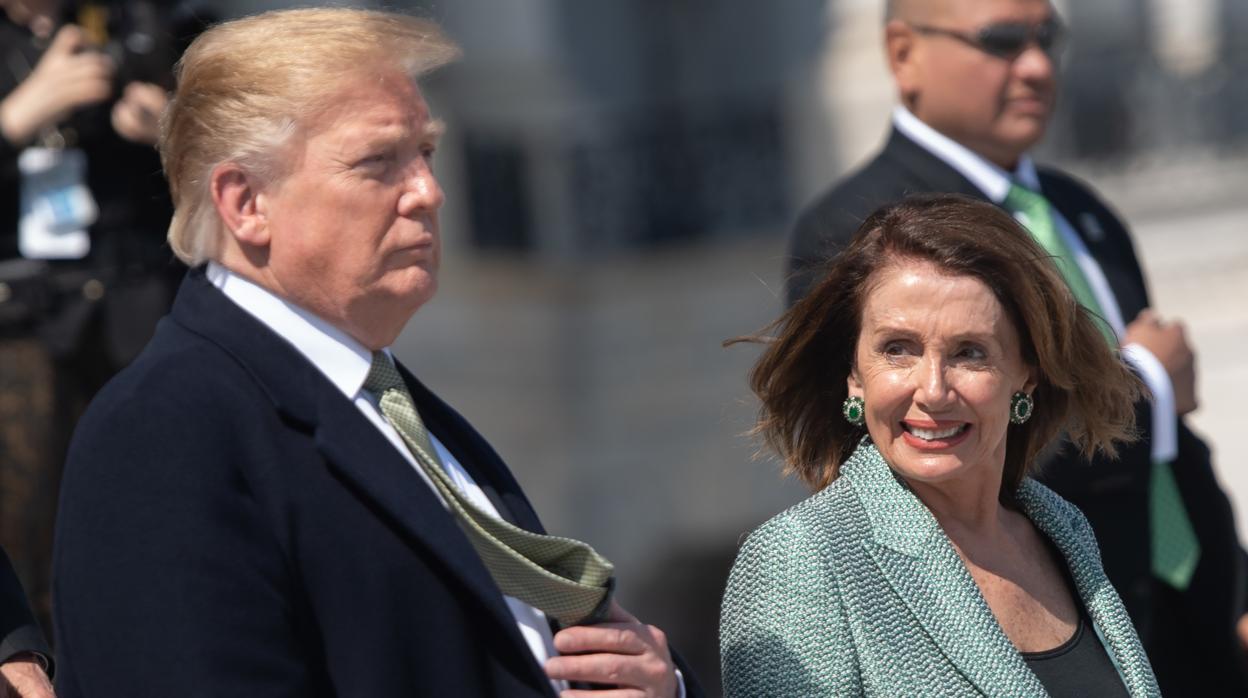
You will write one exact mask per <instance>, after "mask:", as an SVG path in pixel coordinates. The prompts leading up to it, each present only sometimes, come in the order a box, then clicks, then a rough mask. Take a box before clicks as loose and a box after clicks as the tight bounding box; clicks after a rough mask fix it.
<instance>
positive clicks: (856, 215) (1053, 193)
mask: <svg viewBox="0 0 1248 698" xmlns="http://www.w3.org/2000/svg"><path fill="white" fill-rule="evenodd" d="M1039 173H1040V183H1041V188H1042V190H1043V193H1044V195H1045V197H1046V198H1048V200H1049V201H1050V202H1051V203H1052V204H1053V206H1054V207H1055V208H1056V209H1057V210H1058V211H1060V212H1061V213H1062V215H1063V216H1064V217H1065V218H1066V220H1067V221H1069V222H1070V224H1071V225H1072V226H1073V227H1074V228H1075V231H1076V232H1077V233H1078V234H1079V236H1080V237H1081V238H1082V239H1083V242H1084V244H1086V245H1087V247H1088V251H1089V252H1090V253H1091V254H1092V256H1093V257H1094V258H1095V259H1096V261H1097V263H1098V264H1099V265H1100V267H1101V270H1102V271H1103V272H1104V273H1105V278H1106V280H1107V281H1108V282H1109V285H1110V287H1111V288H1112V289H1113V292H1114V296H1115V297H1116V299H1117V301H1118V305H1119V309H1120V310H1121V311H1122V316H1123V318H1124V319H1125V320H1126V321H1127V322H1130V321H1131V320H1132V319H1133V318H1134V317H1135V316H1136V315H1137V314H1139V312H1140V311H1141V310H1143V309H1144V308H1146V307H1148V306H1149V299H1148V289H1147V286H1146V284H1145V281H1144V275H1143V272H1142V270H1141V268H1140V264H1139V261H1138V260H1137V259H1136V256H1135V249H1134V246H1133V245H1132V242H1131V236H1130V234H1129V233H1128V231H1127V229H1126V227H1125V226H1124V225H1123V223H1122V221H1121V220H1120V219H1119V218H1118V216H1116V215H1115V214H1114V213H1113V212H1112V211H1110V210H1109V208H1108V207H1107V206H1106V205H1105V204H1104V203H1102V202H1101V201H1100V200H1099V199H1098V198H1097V197H1096V195H1095V194H1094V193H1093V192H1092V190H1091V188H1089V187H1088V186H1087V185H1085V184H1083V183H1081V182H1079V181H1077V180H1075V179H1074V178H1072V177H1070V176H1069V175H1066V174H1064V173H1062V172H1059V171H1057V170H1055V169H1052V168H1040V170H1039ZM935 192H949V193H957V194H964V195H967V196H972V197H975V198H980V199H983V198H984V194H983V192H982V191H980V190H979V189H978V188H977V187H976V186H975V185H973V184H972V183H971V182H970V181H968V180H967V179H966V178H965V177H963V176H962V175H961V174H960V173H958V172H957V171H956V170H954V169H953V168H952V167H950V166H949V165H947V164H946V163H945V162H944V161H942V160H940V159H939V158H937V157H936V156H935V155H933V154H931V153H930V152H928V151H927V150H926V149H924V148H923V147H922V146H920V145H919V144H917V143H915V142H914V141H912V140H910V139H909V138H908V137H906V136H905V135H903V134H902V133H900V132H898V131H896V130H894V131H893V132H892V134H891V135H890V137H889V140H888V143H887V144H886V145H885V147H884V150H883V151H882V152H880V154H879V155H877V156H876V157H875V158H874V159H873V160H871V161H870V162H869V163H867V164H866V165H865V166H864V167H863V168H862V169H860V170H858V171H857V172H856V173H854V174H852V175H850V176H849V177H848V178H847V179H845V180H844V181H843V182H841V183H839V184H838V185H836V186H835V187H834V188H833V189H832V190H831V191H829V192H827V193H825V194H824V195H822V196H821V197H819V198H818V199H817V200H816V201H815V202H814V203H813V204H812V205H811V206H810V207H809V208H807V209H806V210H805V211H804V212H803V213H802V215H801V216H800V217H799V219H798V223H797V226H796V231H795V233H794V237H793V240H792V247H791V256H790V259H789V264H790V266H789V272H790V276H789V284H788V299H789V302H790V303H792V302H793V301H795V300H796V299H798V298H801V297H802V296H803V295H805V294H806V293H807V292H808V291H809V290H810V289H811V288H812V287H813V285H814V284H815V283H816V282H817V281H818V280H819V278H820V273H821V269H822V263H823V262H824V261H825V260H827V259H828V258H830V257H831V256H832V255H834V254H835V253H836V251H837V250H839V249H840V248H842V247H843V246H844V245H846V244H848V243H849V241H850V239H851V238H852V237H853V234H854V232H855V231H856V230H857V228H858V226H859V224H861V223H862V221H863V220H864V219H865V218H866V217H867V216H868V215H869V214H870V213H871V212H873V211H874V210H875V209H876V208H878V207H879V206H882V205H884V204H887V203H892V202H895V201H897V200H899V199H901V198H904V197H905V196H906V195H910V194H922V193H935ZM1151 424H1152V417H1151V412H1150V408H1149V405H1148V403H1147V401H1141V402H1140V404H1139V405H1138V406H1137V425H1138V426H1139V427H1140V429H1141V430H1142V432H1143V434H1144V438H1141V439H1140V440H1139V441H1137V442H1136V443H1134V444H1131V445H1129V446H1126V447H1125V448H1121V449H1120V452H1119V457H1118V459H1117V460H1110V459H1106V458H1097V459H1096V460H1095V461H1094V462H1092V463H1091V464H1089V463H1087V462H1086V461H1084V460H1083V459H1082V457H1080V456H1079V455H1078V454H1077V453H1076V452H1075V451H1074V450H1073V449H1071V448H1065V449H1062V450H1061V452H1059V453H1054V454H1051V455H1050V456H1049V457H1048V458H1046V459H1045V460H1044V462H1042V463H1041V472H1040V480H1041V481H1043V482H1044V483H1045V484H1047V485H1049V486H1050V487H1052V488H1053V489H1054V490H1055V491H1056V492H1057V493H1058V494H1060V495H1061V496H1062V497H1064V498H1066V499H1068V500H1070V501H1071V502H1073V503H1074V504H1075V505H1076V506H1078V507H1079V508H1080V509H1081V510H1082V511H1083V512H1084V513H1085V514H1086V515H1087V517H1088V520H1089V521H1090V522H1091V523H1092V527H1093V529H1094V530H1095V531H1096V535H1097V539H1098V540H1099V541H1100V546H1101V553H1102V556H1103V559H1104V563H1105V571H1106V573H1107V574H1108V576H1109V578H1110V580H1111V581H1112V582H1113V583H1114V586H1115V587H1116V588H1117V589H1118V591H1119V593H1120V594H1121V596H1122V598H1123V601H1124V602H1125V603H1126V606H1127V610H1128V611H1129V612H1130V613H1131V617H1132V619H1133V620H1134V621H1135V624H1136V628H1137V629H1138V630H1139V632H1140V637H1141V639H1143V641H1144V643H1145V646H1146V647H1148V648H1149V652H1150V658H1151V659H1152V660H1153V666H1154V668H1155V669H1156V670H1157V676H1158V680H1159V682H1160V683H1161V688H1162V691H1163V693H1166V692H1169V691H1170V690H1179V686H1182V689H1181V690H1182V692H1183V693H1187V692H1189V691H1191V690H1193V687H1194V686H1197V685H1204V682H1205V681H1206V680H1208V681H1209V682H1210V683H1209V685H1211V686H1218V687H1224V686H1227V685H1233V686H1238V685H1242V684H1240V683H1238V682H1240V681H1242V673H1241V672H1240V671H1239V667H1238V666H1237V665H1238V661H1239V659H1238V651H1237V649H1236V647H1235V640H1234V636H1233V628H1232V625H1231V624H1232V622H1233V617H1234V616H1235V614H1236V613H1237V612H1238V608H1239V606H1238V604H1240V603H1241V601H1240V596H1241V594H1240V593H1239V591H1238V590H1240V589H1243V588H1244V584H1245V583H1244V581H1243V573H1242V572H1241V571H1240V570H1241V567H1242V563H1241V560H1242V558H1241V552H1240V550H1239V544H1238V540H1237V537H1236V533H1235V525H1234V520H1233V516H1232V514H1231V509H1230V503H1229V501H1228V500H1227V498H1226V495H1225V494H1224V493H1223V492H1222V490H1221V488H1220V487H1219V486H1218V484H1217V480H1216V477H1215V476H1214V474H1213V468H1212V465H1211V463H1210V459H1209V450H1208V448H1207V447H1205V445H1204V444H1203V443H1202V442H1201V440H1200V439H1199V437H1197V436H1196V435H1195V434H1193V433H1192V432H1191V431H1190V430H1189V429H1188V428H1187V427H1186V425H1184V424H1182V423H1180V427H1179V456H1178V458H1177V460H1176V462H1175V464H1174V467H1175V474H1176V477H1177V479H1178V481H1179V487H1180V490H1181V493H1182V495H1183V497H1184V501H1185V503H1186V504H1187V509H1188V512H1189V514H1190V516H1191V518H1192V523H1193V525H1194V527H1195V528H1196V532H1197V535H1198V537H1199V538H1200V541H1201V546H1202V556H1201V562H1200V564H1199V566H1198V568H1197V571H1196V574H1195V577H1194V579H1193V581H1192V585H1191V587H1190V588H1189V589H1188V591H1187V593H1185V594H1178V593H1175V592H1173V590H1171V589H1169V588H1168V587H1165V586H1164V585H1161V584H1158V583H1156V582H1154V580H1153V578H1152V575H1151V572H1150V568H1151V559H1150V558H1151V552H1150V548H1149V537H1148V534H1147V532H1148V530H1149V478H1150V471H1151V451H1150V443H1149V439H1148V432H1149V429H1150V426H1151ZM1163 648H1164V649H1163ZM1180 649H1182V650H1183V652H1184V654H1188V653H1190V656H1192V657H1201V660H1200V663H1199V664H1197V665H1196V666H1199V667H1201V669H1200V672H1199V674H1200V675H1199V676H1197V675H1195V674H1197V673H1198V672H1194V671H1191V669H1189V668H1187V667H1179V666H1172V664H1175V662H1172V661H1171V659H1172V658H1174V657H1177V656H1178V654H1177V653H1178V652H1179V651H1180ZM1215 658H1216V659H1215ZM1211 660H1213V661H1211ZM1179 663H1182V662H1179ZM1219 667H1224V668H1226V671H1225V672H1220V671H1218V668H1219ZM1189 671H1191V673H1192V674H1193V675H1192V676H1188V675H1187V672H1189ZM1180 674H1183V679H1182V680H1181V681H1176V680H1175V677H1176V676H1178V675H1180ZM1211 675H1216V677H1214V676H1211ZM1221 690H1230V691H1231V694H1235V695H1239V693H1238V692H1237V690H1238V689H1222V688H1219V692H1221ZM1245 690H1248V686H1245ZM1204 694H1205V695H1209V694H1208V693H1204Z"/></svg>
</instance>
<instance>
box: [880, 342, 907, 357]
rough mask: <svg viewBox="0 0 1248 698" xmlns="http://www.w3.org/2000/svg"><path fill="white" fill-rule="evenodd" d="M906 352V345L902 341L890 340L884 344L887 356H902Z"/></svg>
mask: <svg viewBox="0 0 1248 698" xmlns="http://www.w3.org/2000/svg"><path fill="white" fill-rule="evenodd" d="M905 353H906V345H905V344H904V343H902V342H889V343H887V344H885V345H884V355H885V356H901V355H903V354H905Z"/></svg>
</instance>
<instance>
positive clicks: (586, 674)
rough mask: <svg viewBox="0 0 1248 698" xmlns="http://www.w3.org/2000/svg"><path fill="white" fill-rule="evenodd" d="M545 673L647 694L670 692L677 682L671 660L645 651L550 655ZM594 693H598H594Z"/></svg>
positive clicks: (665, 693) (666, 693)
mask: <svg viewBox="0 0 1248 698" xmlns="http://www.w3.org/2000/svg"><path fill="white" fill-rule="evenodd" d="M546 675H547V676H549V677H550V678H552V679H554V680H564V681H583V682H588V683H595V684H603V685H606V686H610V687H614V688H619V689H630V688H631V689H637V690H640V691H642V692H643V693H642V695H646V696H669V695H671V693H672V692H673V691H670V690H667V689H668V687H672V688H674V687H675V685H676V683H675V682H676V675H675V671H674V669H673V667H672V664H671V661H670V660H668V661H664V660H663V659H661V658H660V657H658V656H656V655H654V654H651V653H647V654H644V655H627V654H609V653H600V654H582V655H574V656H561V657H551V658H550V659H548V660H546ZM595 695H598V694H597V693H595Z"/></svg>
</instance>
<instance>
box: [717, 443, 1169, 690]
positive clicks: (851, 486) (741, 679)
mask: <svg viewBox="0 0 1248 698" xmlns="http://www.w3.org/2000/svg"><path fill="white" fill-rule="evenodd" d="M1017 497H1018V500H1019V503H1020V504H1021V506H1022V509H1023V513H1024V514H1026V516H1027V517H1028V518H1029V519H1031V521H1032V523H1033V524H1035V526H1036V528H1037V529H1039V530H1040V532H1041V533H1043V534H1044V535H1046V536H1048V538H1049V539H1050V540H1051V541H1052V542H1053V545H1054V547H1055V548H1056V549H1057V550H1058V551H1060V552H1061V555H1062V557H1063V559H1064V561H1065V563H1066V564H1067V566H1068V567H1069V569H1070V573H1071V578H1073V579H1074V582H1075V587H1076V588H1075V590H1074V591H1075V592H1076V593H1077V594H1078V596H1079V599H1080V600H1081V601H1082V602H1083V605H1084V607H1085V608H1086V609H1087V611H1088V614H1089V616H1090V617H1091V619H1092V623H1093V626H1094V627H1095V629H1096V632H1097V635H1098V636H1100V637H1101V638H1102V639H1103V643H1104V646H1105V649H1106V651H1107V652H1108V653H1109V655H1110V658H1111V660H1112V661H1113V662H1114V664H1115V666H1116V667H1117V669H1118V671H1119V675H1120V676H1121V678H1122V680H1123V683H1124V685H1125V686H1126V687H1127V690H1128V692H1129V693H1130V694H1131V695H1132V696H1157V695H1160V693H1159V692H1158V690H1157V684H1156V681H1155V679H1154V678H1153V672H1152V669H1151V668H1150V667H1149V663H1148V658H1147V657H1146V656H1145V653H1144V649H1143V647H1142V646H1141V645H1140V641H1139V638H1138V637H1137V636H1136V634H1135V630H1134V628H1133V627H1132V625H1131V620H1130V618H1129V617H1128V615H1127V612H1126V609H1125V608H1124V607H1123V605H1122V602H1121V600H1120V599H1119V597H1118V594H1117V593H1116V592H1115V591H1114V588H1113V586H1112V585H1111V584H1110V583H1109V580H1108V579H1107V578H1106V577H1105V573H1104V570H1103V569H1102V567H1101V563H1100V556H1099V555H1098V552H1097V547H1096V539H1095V538H1094V536H1093V535H1092V531H1091V529H1090V528H1089V526H1088V522H1087V520H1086V519H1085V518H1084V517H1083V515H1082V514H1080V513H1079V510H1078V509H1076V508H1075V507H1073V506H1071V505H1070V503H1068V502H1066V501H1065V500H1063V499H1062V498H1061V497H1059V496H1057V495H1056V494H1054V493H1053V492H1052V490H1050V489H1048V488H1047V487H1045V486H1044V485H1041V484H1040V483H1038V482H1036V481H1035V480H1031V479H1027V480H1024V481H1023V484H1022V485H1021V486H1020V487H1019V490H1018V492H1017ZM720 649H721V653H722V654H721V657H722V661H723V673H724V691H725V695H726V696H728V697H729V698H735V697H737V696H740V697H742V698H744V697H746V696H748V697H750V698H758V697H761V696H777V697H779V696H933V695H941V696H977V695H985V696H1009V697H1011V698H1018V697H1019V696H1044V695H1047V694H1046V693H1045V690H1044V687H1043V685H1042V684H1041V683H1040V681H1039V679H1037V678H1036V676H1035V674H1033V673H1032V672H1031V670H1030V669H1029V668H1028V667H1027V664H1026V662H1025V660H1024V659H1023V658H1022V656H1021V655H1019V653H1018V651H1017V650H1016V649H1015V648H1014V646H1013V644H1012V643H1011V642H1010V640H1009V638H1007V637H1006V635H1005V633H1004V632H1003V631H1002V630H1001V626H1000V625H998V624H997V621H996V619H995V618H994V617H993V615H992V611H991V609H989V607H988V604H987V603H986V602H985V601H984V598H983V596H982V595H981V594H980V592H979V587H978V586H976V584H975V580H974V579H972V578H971V575H970V573H969V572H968V571H967V569H966V566H965V565H964V564H963V563H962V560H961V558H960V557H959V556H958V553H957V551H956V550H955V549H954V547H953V544H952V543H950V541H949V539H948V538H947V537H946V536H945V535H944V532H943V531H942V530H941V528H940V524H939V523H937V521H936V518H935V517H934V516H932V514H931V512H930V511H929V510H928V509H927V507H925V506H924V505H923V503H922V502H920V501H919V499H918V498H917V497H915V496H914V494H913V493H912V492H911V491H910V489H909V488H908V487H906V486H905V484H904V483H902V482H901V481H900V480H898V479H897V478H896V477H895V476H894V474H893V472H892V470H891V469H890V468H889V466H888V464H887V463H886V462H885V461H884V459H883V458H882V457H881V456H880V454H879V452H878V451H876V449H875V447H874V446H873V445H871V444H870V442H869V441H865V440H864V442H863V444H862V445H861V446H859V448H858V450H857V451H856V452H855V453H854V455H853V456H852V457H851V458H850V459H849V460H848V461H847V462H846V463H845V464H844V466H842V469H841V475H840V477H838V478H837V479H836V480H835V481H833V483H832V484H831V485H830V486H829V487H827V488H826V489H824V490H823V491H822V492H819V493H818V494H815V495H814V496H812V497H810V498H809V499H807V500H805V501H804V502H801V503H800V504H798V505H796V506H794V507H792V508H791V509H789V510H788V511H785V512H783V513H781V514H780V515H778V516H776V517H775V518H773V519H772V520H770V521H768V522H767V523H765V524H763V525H762V526H761V527H759V529H758V530H756V531H754V533H753V534H751V535H750V537H749V538H748V539H747V540H746V542H745V544H744V545H743V546H742V547H741V551H740V554H739V555H738V556H737V561H736V564H735V565H734V566H733V569H732V573H731V575H730V576H729V579H728V589H727V591H726V593H725V595H724V606H723V616H722V619H721V625H720Z"/></svg>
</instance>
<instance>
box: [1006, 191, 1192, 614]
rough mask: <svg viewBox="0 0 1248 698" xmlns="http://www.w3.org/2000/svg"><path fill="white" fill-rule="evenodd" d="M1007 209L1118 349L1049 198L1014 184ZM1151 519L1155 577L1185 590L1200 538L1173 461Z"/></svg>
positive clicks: (1159, 482)
mask: <svg viewBox="0 0 1248 698" xmlns="http://www.w3.org/2000/svg"><path fill="white" fill-rule="evenodd" d="M1005 207H1006V208H1007V209H1009V210H1010V211H1014V212H1017V213H1022V214H1023V215H1024V216H1026V225H1027V229H1028V230H1029V231H1031V235H1032V237H1034V238H1035V239H1036V242H1039V243H1040V245H1041V247H1043V248H1044V249H1045V250H1046V251H1047V252H1048V253H1049V254H1050V255H1051V256H1052V257H1053V261H1054V263H1056V264H1057V268H1058V271H1060V272H1061V274H1062V277H1063V278H1065V279H1066V284H1067V285H1068V286H1069V287H1070V290H1071V292H1072V293H1074V295H1075V298H1076V299H1078V301H1079V303H1080V304H1082V305H1083V306H1084V307H1085V308H1087V309H1088V310H1089V311H1091V312H1092V314H1093V315H1095V316H1096V318H1097V323H1096V324H1097V326H1098V327H1099V328H1100V330H1101V332H1102V334H1104V335H1105V339H1106V340H1107V341H1108V342H1109V344H1110V346H1112V347H1113V348H1114V349H1115V350H1116V349H1117V348H1118V337H1117V335H1115V334H1114V331H1113V329H1112V328H1110V326H1109V323H1107V322H1106V321H1105V319H1104V317H1105V314H1104V312H1103V311H1102V308H1101V304H1100V303H1099V302H1098V301H1097V300H1096V294H1094V293H1093V292H1092V286H1091V284H1089V283H1088V279H1087V277H1086V276H1084V274H1083V270H1082V269H1080V268H1079V264H1078V263H1077V262H1076V261H1075V256H1074V254H1073V253H1072V252H1071V250H1070V247H1069V246H1068V245H1067V244H1066V241H1065V240H1063V239H1062V235H1061V231H1059V230H1058V228H1057V221H1056V220H1055V219H1054V218H1053V210H1052V208H1051V207H1050V205H1049V201H1048V199H1045V198H1044V197H1043V196H1042V195H1040V194H1037V193H1036V192H1033V191H1031V190H1030V189H1027V188H1025V187H1023V186H1020V185H1018V184H1012V185H1011V186H1010V193H1009V194H1008V195H1007V196H1006V197H1005ZM1150 492H1151V494H1150V497H1149V520H1150V521H1151V522H1152V558H1153V565H1152V567H1153V576H1155V577H1157V578H1158V579H1160V580H1162V581H1164V582H1166V583H1167V584H1169V585H1170V586H1172V587H1174V588H1176V589H1180V590H1185V589H1187V586H1188V585H1189V584H1190V583H1191V581H1192V574H1193V573H1194V572H1195V571H1196V563H1197V562H1198V561H1199V560H1200V542H1199V541H1198V540H1197V539H1196V531H1195V529H1193V528H1192V522H1191V519H1190V518H1189V517H1188V515H1187V509H1186V508H1185V507H1184V506H1183V498H1182V496H1181V495H1180V494H1179V486H1178V483H1177V482H1176V481H1175V479H1174V469H1173V467H1171V464H1170V463H1167V462H1165V461H1156V462H1154V463H1153V471H1152V474H1151V482H1150Z"/></svg>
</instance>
